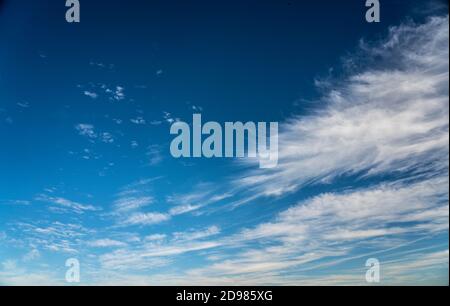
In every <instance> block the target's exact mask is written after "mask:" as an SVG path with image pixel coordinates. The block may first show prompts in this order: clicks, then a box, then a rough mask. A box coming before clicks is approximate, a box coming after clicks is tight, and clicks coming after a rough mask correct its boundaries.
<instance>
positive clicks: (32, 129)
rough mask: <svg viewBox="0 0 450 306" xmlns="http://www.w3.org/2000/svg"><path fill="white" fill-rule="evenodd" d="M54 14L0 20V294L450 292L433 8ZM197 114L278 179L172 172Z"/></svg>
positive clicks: (172, 4)
mask: <svg viewBox="0 0 450 306" xmlns="http://www.w3.org/2000/svg"><path fill="white" fill-rule="evenodd" d="M58 2H60V3H56V1H29V2H24V1H13V0H6V1H2V2H0V141H1V144H2V145H1V150H0V284H8V285H9V284H23V283H25V284H42V283H48V284H61V283H62V284H64V274H65V269H66V268H65V266H64V262H65V260H66V259H68V258H72V257H73V258H77V259H79V261H80V263H81V265H82V269H83V274H82V283H83V284H110V283H114V284H228V283H232V284H315V283H319V284H365V279H364V275H365V269H366V268H365V261H366V260H367V259H368V258H370V257H376V258H378V259H379V260H380V262H381V263H382V265H383V264H385V265H386V268H385V270H383V271H384V274H383V276H382V284H383V282H384V284H417V283H421V284H448V187H446V183H448V84H447V85H443V84H444V83H447V82H448V15H447V14H448V6H447V4H446V2H445V1H436V2H433V1H400V0H398V1H382V17H381V21H382V22H381V23H379V24H369V23H367V22H366V21H365V19H364V16H365V10H366V8H365V7H364V1H359V0H358V1H357V0H354V1H353V0H352V1H294V0H292V1H143V0H142V1H138V0H131V1H127V2H126V4H125V2H124V1H100V0H98V1H81V23H79V24H69V23H67V22H66V21H65V19H64V15H65V10H66V8H65V6H64V1H58ZM432 16H438V17H436V18H437V19H436V18H435V19H430V18H431V17H432ZM393 26H396V27H395V28H392V27H393ZM445 28H447V30H445ZM446 81H447V82H446ZM433 107H434V108H433ZM436 109H440V110H441V111H440V112H437V111H436ZM193 113H202V116H203V118H204V120H213V121H217V122H225V121H255V122H258V121H277V122H280V133H281V134H280V135H281V136H280V165H279V167H278V168H277V169H275V170H263V169H259V168H258V167H257V165H255V164H253V163H251V162H248V161H239V160H235V159H203V158H202V159H182V160H178V159H174V158H172V157H171V155H170V151H169V145H170V141H171V139H172V138H173V136H171V135H170V134H169V128H170V124H171V122H173V121H174V120H183V121H187V122H189V121H191V120H192V114H193ZM366 119H367V120H366ZM445 119H446V120H445ZM444 136H445V137H444ZM444 138H446V139H447V140H445V139H444ZM408 203H410V205H408ZM314 212H316V213H314Z"/></svg>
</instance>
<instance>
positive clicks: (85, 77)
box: [0, 0, 426, 197]
mask: <svg viewBox="0 0 450 306" xmlns="http://www.w3.org/2000/svg"><path fill="white" fill-rule="evenodd" d="M2 2H3V4H2V8H1V11H0V14H1V15H0V108H2V109H4V112H9V113H11V112H16V113H14V114H13V117H14V121H15V123H16V124H12V125H3V127H2V128H1V129H0V137H1V139H2V140H1V141H2V150H1V153H0V159H1V163H0V164H1V169H0V171H2V172H3V173H2V178H1V179H2V182H1V185H2V186H3V187H2V188H4V190H3V191H2V192H3V193H4V194H5V195H6V197H8V194H9V193H11V196H13V195H14V196H16V195H17V194H18V193H19V194H20V193H21V192H24V191H27V192H29V194H28V195H29V196H32V195H33V194H35V193H36V192H39V190H41V189H42V188H44V187H45V186H46V184H55V183H57V182H65V184H68V185H77V186H79V187H80V188H81V189H83V186H84V187H86V186H92V185H93V184H95V186H96V190H101V189H102V185H101V184H102V183H101V182H99V181H98V179H97V178H96V177H95V178H94V177H93V176H90V175H89V174H92V173H93V172H94V171H98V168H96V167H93V166H92V165H89V164H80V163H79V162H74V161H72V160H70V159H69V158H68V157H67V151H68V150H76V149H77V148H79V147H82V146H83V144H84V143H85V139H82V138H81V137H77V135H76V132H75V131H74V125H75V124H77V123H80V122H88V123H94V124H95V125H96V127H100V128H104V129H110V127H108V125H111V123H110V119H108V120H107V119H105V115H107V116H109V118H113V117H120V116H121V117H127V118H129V117H133V116H137V115H139V114H140V113H139V112H138V111H141V112H143V113H144V114H145V117H146V119H147V120H152V119H153V120H158V119H161V116H162V112H164V111H169V112H171V113H172V114H173V116H174V117H179V118H181V119H182V120H186V121H190V120H191V116H192V111H191V110H190V109H189V108H188V107H187V105H191V104H192V105H200V106H201V107H203V109H204V111H203V117H204V120H215V121H219V122H223V121H237V120H242V121H247V120H252V121H282V120H284V119H286V118H289V117H290V116H292V115H295V114H299V113H304V112H306V111H307V110H308V108H309V107H311V105H310V104H308V103H303V102H300V103H295V102H296V101H305V100H306V101H308V100H313V99H314V98H315V97H317V95H318V93H317V91H316V89H315V87H314V79H315V78H317V77H322V76H327V75H328V71H329V69H330V68H331V67H333V68H335V69H339V67H340V64H341V58H342V56H345V55H346V54H348V53H349V52H353V51H354V50H355V48H356V46H357V42H358V41H359V39H361V38H366V39H375V38H377V37H379V36H380V33H381V34H382V35H383V34H385V33H386V32H387V28H388V26H390V25H395V24H398V23H399V22H401V21H404V18H405V16H417V18H421V13H420V11H418V10H417V8H420V7H421V6H422V2H421V1H405V0H390V1H381V4H382V12H381V14H382V23H380V24H368V23H367V22H366V21H365V19H364V16H365V11H366V8H365V6H364V3H365V1H362V0H353V1H348V0H346V1H331V0H330V1H294V0H291V1H143V0H141V1H138V0H131V1H81V23H80V24H69V23H67V22H66V21H65V19H64V15H65V11H66V7H65V6H64V3H65V1H63V0H61V1H55V0H52V1H45V0H42V1H14V0H5V1H2ZM423 7H424V9H425V8H426V6H425V5H423ZM90 62H101V63H105V64H114V68H113V69H110V70H108V69H95V67H92V66H90V65H89V63H90ZM158 70H162V71H163V74H162V75H160V76H158V75H156V73H155V72H156V71H158ZM89 82H94V83H107V84H113V85H121V86H123V87H124V88H125V90H126V95H127V99H133V102H129V101H128V102H126V103H121V104H110V105H108V106H107V108H106V109H105V104H102V103H96V102H93V101H92V100H91V99H89V98H87V97H85V96H83V95H82V94H81V90H80V89H79V88H77V85H78V84H83V85H85V84H88V83H89ZM141 85H145V86H147V87H148V88H147V89H145V90H142V89H140V88H138V87H139V86H141ZM21 101H26V102H29V103H30V104H31V106H32V112H25V111H21V110H18V111H17V110H16V111H13V110H12V109H13V108H14V105H16V104H17V103H19V102H21ZM21 122H22V124H20V123H21ZM117 132H119V131H117ZM120 132H122V131H120ZM127 133H129V134H132V135H135V136H136V137H141V139H144V138H145V140H142V141H141V142H144V143H146V145H149V144H152V143H153V144H161V143H166V144H167V142H168V141H170V135H169V133H168V127H167V126H162V127H159V130H158V129H157V132H154V131H150V130H144V131H142V130H140V131H137V130H136V131H134V130H128V131H127ZM141 139H140V140H141ZM167 153H168V152H167ZM108 154H109V155H108ZM127 154H131V153H128V152H119V153H118V152H111V150H109V151H108V150H105V152H104V153H103V157H105V158H106V159H108V158H109V159H110V160H113V159H114V160H117V158H118V156H123V155H127ZM113 155H115V156H113ZM143 155H144V154H143V153H142V152H139V153H137V155H136V158H133V156H128V157H130V158H128V159H124V160H123V162H122V164H121V166H122V167H120V166H118V167H116V169H115V171H116V173H115V174H116V176H115V180H116V181H114V184H113V185H114V186H120V185H121V184H125V183H127V182H129V181H130V180H131V179H133V178H138V177H142V176H145V175H146V174H148V171H149V170H148V169H146V168H139V167H138V168H136V167H135V166H136V165H135V164H134V162H135V160H138V159H139V158H142V156H143ZM210 163H220V161H210ZM171 167H172V168H171ZM94 169H95V170H94ZM130 169H133V170H130ZM91 171H92V173H91ZM176 171H178V168H177V166H176V165H173V164H169V165H165V168H164V169H161V170H160V173H156V174H165V173H170V172H176ZM215 171H216V172H220V168H218V169H216V170H215ZM224 171H225V172H226V170H224ZM130 173H133V174H132V175H130ZM207 173H208V171H207V169H206V170H204V172H202V173H201V175H203V176H202V179H205V175H206V174H207ZM191 175H192V176H195V173H192V174H191ZM199 175H200V174H199ZM6 178H7V179H6ZM173 179H174V180H176V178H173ZM111 180H112V179H111ZM181 180H182V181H185V178H181ZM44 182H45V183H44ZM103 182H104V186H103V188H104V190H105V191H108V190H109V189H110V188H111V187H112V186H111V181H108V180H107V179H105V181H103ZM18 186H20V190H18Z"/></svg>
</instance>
